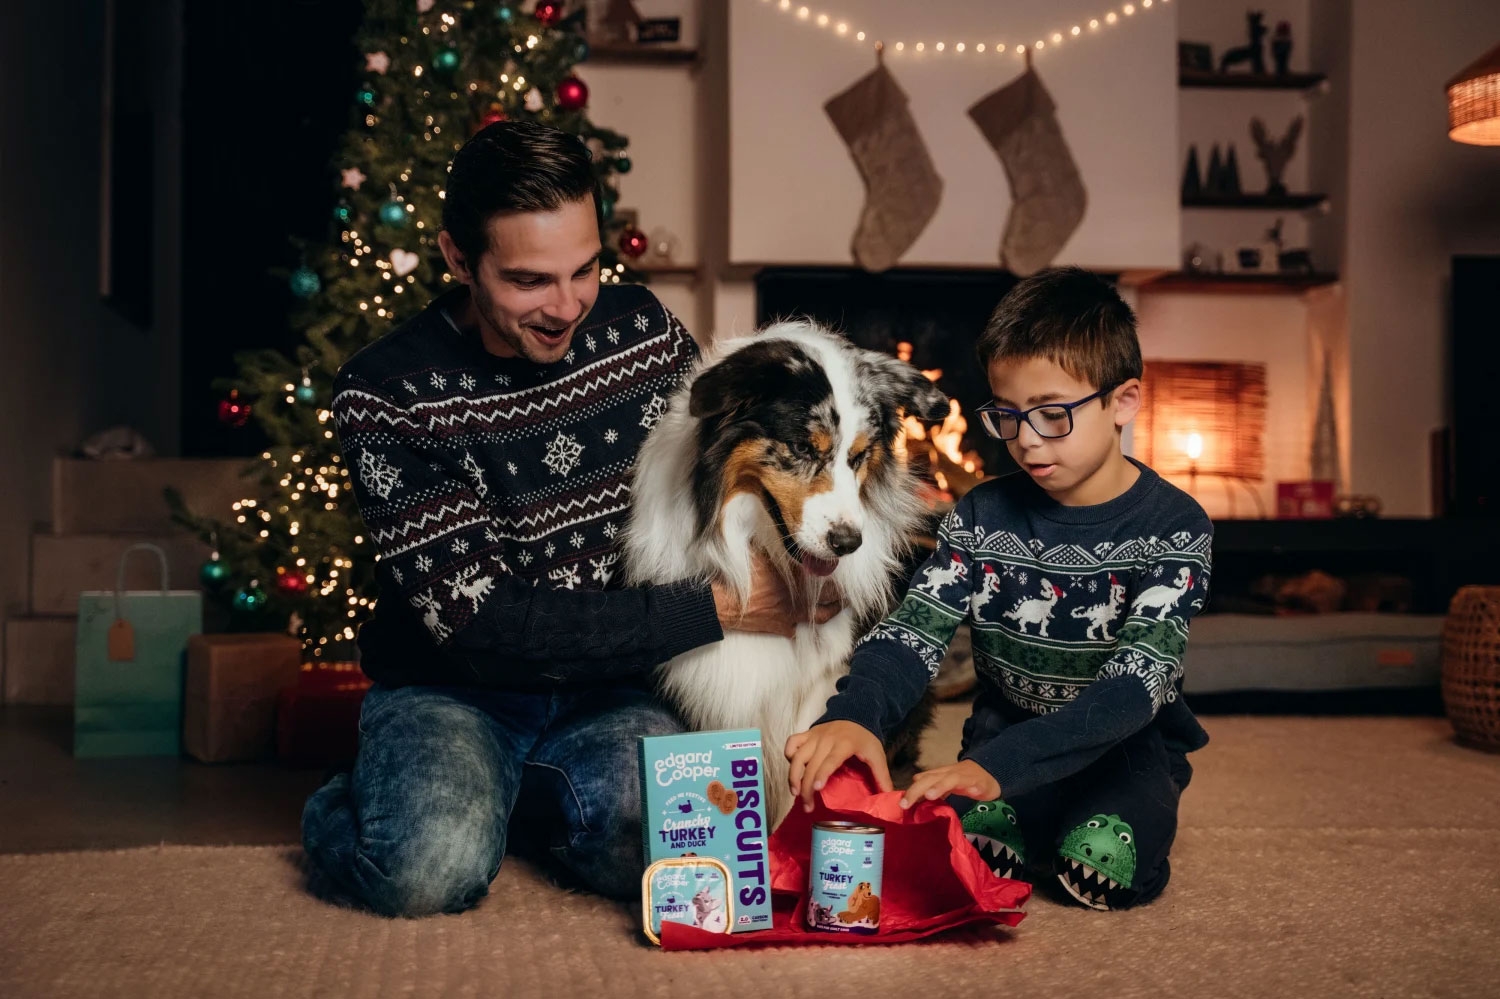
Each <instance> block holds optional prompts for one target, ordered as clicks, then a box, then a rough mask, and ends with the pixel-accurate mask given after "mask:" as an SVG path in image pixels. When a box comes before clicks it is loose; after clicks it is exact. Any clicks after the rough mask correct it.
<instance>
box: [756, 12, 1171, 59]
mask: <svg viewBox="0 0 1500 999" xmlns="http://www.w3.org/2000/svg"><path fill="white" fill-rule="evenodd" d="M760 2H761V3H763V4H765V5H767V6H769V7H772V8H773V9H774V10H777V11H780V12H781V13H783V14H786V15H788V16H790V17H791V18H792V19H793V20H794V21H799V22H801V23H803V24H806V25H808V26H809V27H816V28H819V29H821V30H823V31H827V32H828V33H829V34H830V35H831V36H833V37H834V38H837V39H841V40H848V41H852V42H854V43H855V44H859V45H866V46H869V47H870V48H871V49H873V50H874V52H875V53H876V55H877V56H881V57H884V56H887V55H891V56H908V55H909V56H914V57H915V56H924V57H925V56H944V57H946V58H957V57H959V56H967V55H970V54H972V55H974V56H995V55H1015V56H1018V57H1019V56H1025V55H1028V54H1032V55H1041V54H1042V53H1043V52H1046V51H1047V50H1048V49H1056V48H1060V47H1062V46H1063V45H1065V44H1070V43H1071V42H1073V41H1074V40H1081V39H1083V38H1085V37H1087V36H1089V35H1092V34H1096V33H1098V32H1100V31H1102V30H1104V29H1106V28H1110V27H1113V26H1114V25H1116V24H1119V23H1121V22H1122V21H1124V20H1125V19H1126V18H1130V17H1134V16H1135V15H1136V14H1138V13H1141V12H1142V11H1147V10H1150V9H1151V8H1152V7H1154V6H1156V5H1157V4H1167V3H1170V2H1171V0H1135V2H1133V3H1126V4H1121V5H1120V6H1119V7H1116V8H1112V9H1110V10H1107V11H1105V12H1104V13H1102V14H1100V15H1099V16H1098V17H1091V18H1089V19H1087V20H1084V21H1079V22H1077V23H1075V24H1072V25H1068V26H1066V27H1062V26H1059V28H1058V30H1055V31H1048V32H1044V33H1043V34H1042V36H1041V37H1040V38H1035V39H1032V40H1030V41H1027V40H1026V39H1025V38H1015V37H1012V38H1011V39H1008V40H1007V39H998V40H996V39H993V38H989V39H985V40H984V41H979V40H976V39H965V40H963V41H952V40H949V39H944V40H942V41H936V42H931V43H929V42H927V41H926V40H925V39H923V40H920V41H915V42H908V41H907V40H906V39H904V38H901V39H897V40H895V41H886V40H884V39H881V38H877V37H875V35H874V33H872V32H869V31H865V30H862V29H860V28H859V27H858V26H856V25H855V24H853V23H851V22H850V20H849V19H848V18H842V17H837V16H835V15H833V14H830V13H828V12H826V11H821V10H817V9H815V8H813V7H809V6H807V5H805V4H800V3H793V2H792V0H760Z"/></svg>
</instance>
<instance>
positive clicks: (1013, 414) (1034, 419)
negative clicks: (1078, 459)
mask: <svg viewBox="0 0 1500 999" xmlns="http://www.w3.org/2000/svg"><path fill="white" fill-rule="evenodd" d="M1116 387H1117V386H1114V385H1111V386H1109V387H1108V388H1102V389H1100V390H1099V391H1097V392H1095V393H1094V394H1093V395H1091V396H1087V397H1085V398H1082V399H1079V400H1078V401H1077V402H1045V403H1043V404H1042V405H1040V406H1032V407H1031V408H1030V409H1006V408H1005V407H1004V406H1000V405H997V404H996V403H994V402H987V403H985V404H984V405H982V406H980V407H979V408H978V409H976V410H975V412H976V413H978V414H979V422H980V423H981V424H983V425H984V432H985V433H987V434H989V435H990V436H991V437H998V438H999V439H1000V440H1002V441H1013V440H1015V439H1016V438H1017V437H1019V436H1021V421H1022V420H1025V421H1026V422H1027V423H1029V424H1031V429H1032V430H1035V431H1036V433H1037V436H1038V437H1046V438H1048V439H1049V440H1055V439H1056V438H1058V437H1066V436H1068V435H1069V434H1071V433H1072V432H1073V410H1075V409H1077V408H1078V407H1079V406H1082V405H1083V404H1084V403H1086V402H1093V401H1094V400H1095V399H1097V398H1099V397H1100V396H1102V395H1108V394H1109V393H1111V392H1113V391H1114V390H1115V388H1116Z"/></svg>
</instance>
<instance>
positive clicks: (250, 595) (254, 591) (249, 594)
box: [233, 585, 266, 614]
mask: <svg viewBox="0 0 1500 999" xmlns="http://www.w3.org/2000/svg"><path fill="white" fill-rule="evenodd" d="M265 605H266V591H265V590H263V589H261V588H260V587H259V586H255V585H251V586H246V587H244V588H243V589H241V590H239V591H237V592H236V593H235V595H234V601H233V606H234V609H235V610H237V611H239V612H240V613H241V614H254V613H255V612H256V611H258V610H260V609H261V608H262V607H264V606H265Z"/></svg>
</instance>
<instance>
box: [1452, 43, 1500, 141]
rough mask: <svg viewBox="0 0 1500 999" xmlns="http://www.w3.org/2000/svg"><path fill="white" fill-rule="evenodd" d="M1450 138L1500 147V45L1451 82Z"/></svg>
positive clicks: (1466, 68)
mask: <svg viewBox="0 0 1500 999" xmlns="http://www.w3.org/2000/svg"><path fill="white" fill-rule="evenodd" d="M1446 90H1447V92H1448V137H1449V138H1450V139H1453V140H1454V141H1456V142H1467V143H1469V144H1470V145H1475V146H1500V45H1496V46H1495V47H1494V48H1492V49H1490V50H1489V51H1488V52H1486V53H1485V54H1484V55H1482V56H1480V57H1479V58H1478V59H1477V60H1476V61H1474V62H1473V63H1471V64H1470V65H1469V66H1467V67H1465V68H1464V70H1463V71H1462V72H1460V73H1459V74H1458V75H1457V76H1455V77H1454V78H1453V79H1451V80H1449V81H1448V85H1447V87H1446Z"/></svg>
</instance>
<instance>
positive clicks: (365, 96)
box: [355, 87, 375, 107]
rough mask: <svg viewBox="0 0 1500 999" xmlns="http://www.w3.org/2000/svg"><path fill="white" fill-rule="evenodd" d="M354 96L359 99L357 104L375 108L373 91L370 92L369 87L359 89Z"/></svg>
mask: <svg viewBox="0 0 1500 999" xmlns="http://www.w3.org/2000/svg"><path fill="white" fill-rule="evenodd" d="M355 96H357V97H358V98H359V102H360V103H361V104H363V105H365V106H366V107H374V106H375V91H373V90H371V89H370V88H369V87H360V88H359V93H358V94H356V95H355Z"/></svg>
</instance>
